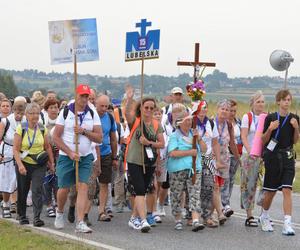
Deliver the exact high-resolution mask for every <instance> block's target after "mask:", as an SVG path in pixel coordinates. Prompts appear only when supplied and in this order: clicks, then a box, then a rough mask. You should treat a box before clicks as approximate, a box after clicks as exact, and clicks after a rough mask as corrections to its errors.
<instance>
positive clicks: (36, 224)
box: [33, 218, 45, 227]
mask: <svg viewBox="0 0 300 250" xmlns="http://www.w3.org/2000/svg"><path fill="white" fill-rule="evenodd" d="M44 225H45V223H44V221H42V220H41V219H40V218H36V219H35V220H34V222H33V226H35V227H42V226H44Z"/></svg>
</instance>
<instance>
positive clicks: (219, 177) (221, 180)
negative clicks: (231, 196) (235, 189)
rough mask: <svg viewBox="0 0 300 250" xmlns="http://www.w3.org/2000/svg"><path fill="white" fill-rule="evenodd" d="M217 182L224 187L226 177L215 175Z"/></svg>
mask: <svg viewBox="0 0 300 250" xmlns="http://www.w3.org/2000/svg"><path fill="white" fill-rule="evenodd" d="M215 183H216V184H217V185H218V186H219V187H223V186H224V178H222V177H221V176H218V175H215Z"/></svg>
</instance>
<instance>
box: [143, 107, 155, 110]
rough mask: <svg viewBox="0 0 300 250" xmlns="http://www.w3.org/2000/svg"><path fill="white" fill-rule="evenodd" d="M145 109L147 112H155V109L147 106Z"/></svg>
mask: <svg viewBox="0 0 300 250" xmlns="http://www.w3.org/2000/svg"><path fill="white" fill-rule="evenodd" d="M144 109H145V110H150V111H153V109H154V107H149V106H145V107H144Z"/></svg>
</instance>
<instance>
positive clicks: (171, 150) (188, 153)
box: [167, 109, 207, 232]
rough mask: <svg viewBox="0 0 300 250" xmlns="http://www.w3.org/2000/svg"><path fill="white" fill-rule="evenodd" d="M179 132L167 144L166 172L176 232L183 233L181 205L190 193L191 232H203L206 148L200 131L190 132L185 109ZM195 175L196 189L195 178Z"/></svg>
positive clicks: (181, 116) (178, 119)
mask: <svg viewBox="0 0 300 250" xmlns="http://www.w3.org/2000/svg"><path fill="white" fill-rule="evenodd" d="M175 124H176V126H177V129H176V131H175V132H174V133H173V134H172V135H171V136H170V139H169V144H168V156H169V157H168V161H167V169H168V171H169V173H170V186H171V187H170V191H171V206H172V214H173V215H174V217H175V230H182V229H183V223H182V221H181V202H182V197H183V193H184V192H185V190H186V189H187V190H188V192H187V193H188V196H189V197H188V198H189V208H190V210H191V211H192V220H193V222H192V231H194V232H197V231H199V230H202V229H203V228H204V225H203V224H202V223H201V222H200V221H199V219H200V212H201V204H200V191H201V152H206V149H207V147H206V145H205V142H204V141H203V140H202V138H201V137H200V136H199V135H198V131H197V130H193V131H192V130H191V127H192V117H191V116H189V114H188V112H187V111H186V110H185V109H183V110H182V112H181V113H180V114H178V115H177V119H176V123H175ZM194 135H195V136H197V144H196V145H197V147H196V149H193V148H192V146H193V145H192V144H193V136H194ZM193 157H196V173H194V172H193V166H192V165H193V164H192V158H193ZM193 175H196V181H195V184H194V185H193V183H192V176H193Z"/></svg>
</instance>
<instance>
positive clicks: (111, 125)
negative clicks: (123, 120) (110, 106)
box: [99, 112, 117, 156]
mask: <svg viewBox="0 0 300 250" xmlns="http://www.w3.org/2000/svg"><path fill="white" fill-rule="evenodd" d="M99 117H100V121H101V126H102V132H103V141H102V143H101V144H100V154H101V156H105V155H109V154H110V153H111V145H110V133H112V132H113V133H115V132H116V131H117V124H116V122H115V120H114V119H113V120H111V119H110V117H109V114H108V113H107V112H105V113H104V115H102V116H99ZM112 121H113V122H112Z"/></svg>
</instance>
